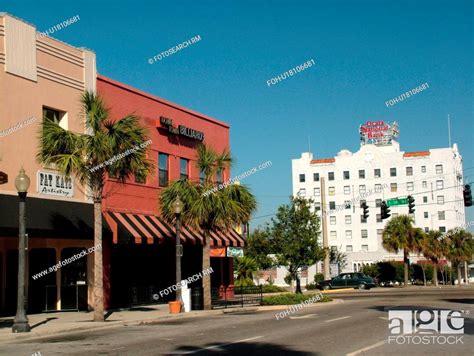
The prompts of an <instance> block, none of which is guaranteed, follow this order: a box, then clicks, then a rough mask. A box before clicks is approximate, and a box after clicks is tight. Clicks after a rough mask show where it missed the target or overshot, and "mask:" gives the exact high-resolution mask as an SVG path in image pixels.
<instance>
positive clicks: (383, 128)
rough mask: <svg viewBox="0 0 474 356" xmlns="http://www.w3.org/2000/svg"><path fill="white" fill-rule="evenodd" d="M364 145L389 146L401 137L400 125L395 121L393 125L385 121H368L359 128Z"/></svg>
mask: <svg viewBox="0 0 474 356" xmlns="http://www.w3.org/2000/svg"><path fill="white" fill-rule="evenodd" d="M359 134H360V141H361V144H362V145H367V144H372V145H376V146H389V145H391V144H392V141H393V140H396V139H397V138H398V135H399V131H398V124H397V123H396V122H395V121H394V122H393V123H392V124H391V125H390V124H387V123H385V122H384V121H367V122H366V123H365V124H362V125H360V127H359Z"/></svg>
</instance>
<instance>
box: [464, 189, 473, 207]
mask: <svg viewBox="0 0 474 356" xmlns="http://www.w3.org/2000/svg"><path fill="white" fill-rule="evenodd" d="M463 194H464V206H472V193H471V186H470V185H469V184H466V185H465V186H464V191H463Z"/></svg>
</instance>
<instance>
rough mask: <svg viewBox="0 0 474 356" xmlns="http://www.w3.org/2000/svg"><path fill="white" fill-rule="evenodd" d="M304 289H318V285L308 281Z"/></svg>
mask: <svg viewBox="0 0 474 356" xmlns="http://www.w3.org/2000/svg"><path fill="white" fill-rule="evenodd" d="M306 289H307V290H314V289H318V287H316V283H310V284H307V285H306Z"/></svg>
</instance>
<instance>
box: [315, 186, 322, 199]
mask: <svg viewBox="0 0 474 356" xmlns="http://www.w3.org/2000/svg"><path fill="white" fill-rule="evenodd" d="M320 195H321V189H320V188H314V196H315V197H319V196H320Z"/></svg>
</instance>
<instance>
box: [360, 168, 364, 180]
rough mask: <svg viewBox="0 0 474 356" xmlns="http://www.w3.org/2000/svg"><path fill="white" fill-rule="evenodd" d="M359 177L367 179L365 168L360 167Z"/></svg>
mask: <svg viewBox="0 0 474 356" xmlns="http://www.w3.org/2000/svg"><path fill="white" fill-rule="evenodd" d="M359 179H365V170H364V169H359Z"/></svg>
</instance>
